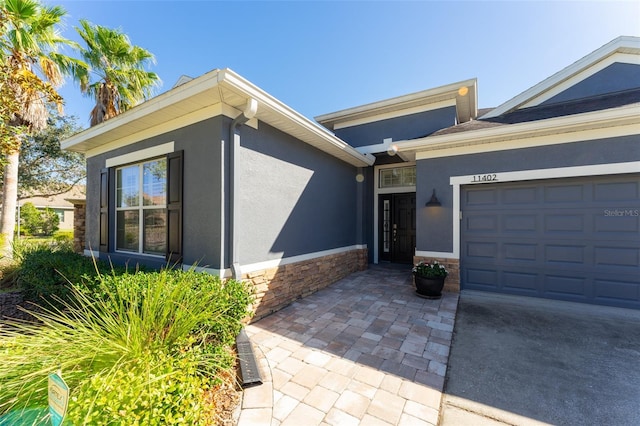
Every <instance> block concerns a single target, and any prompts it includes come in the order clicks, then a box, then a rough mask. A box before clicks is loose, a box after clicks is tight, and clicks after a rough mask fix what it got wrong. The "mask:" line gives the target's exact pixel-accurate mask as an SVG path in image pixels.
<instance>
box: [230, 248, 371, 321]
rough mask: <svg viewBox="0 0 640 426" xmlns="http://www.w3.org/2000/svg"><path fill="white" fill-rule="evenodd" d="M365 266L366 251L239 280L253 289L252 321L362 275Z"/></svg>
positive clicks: (253, 274) (309, 261) (265, 271)
mask: <svg viewBox="0 0 640 426" xmlns="http://www.w3.org/2000/svg"><path fill="white" fill-rule="evenodd" d="M367 265H368V264H367V249H366V248H365V249H355V250H350V251H347V252H344V253H337V254H331V255H328V256H322V257H318V258H315V259H310V260H304V261H301V262H296V263H290V264H286V265H281V266H278V267H275V268H271V269H265V270H259V271H254V272H250V273H247V274H244V275H243V276H242V278H243V279H244V280H246V281H249V282H250V283H252V284H253V286H254V288H255V300H254V303H253V310H254V312H255V315H254V316H253V318H252V319H251V320H252V321H257V320H258V319H260V318H264V317H265V316H267V315H269V314H271V313H273V312H276V311H278V310H280V309H282V308H284V307H285V306H287V305H289V304H291V303H292V302H294V301H295V300H297V299H300V298H303V297H306V296H308V295H310V294H312V293H315V292H316V291H318V290H321V289H323V288H325V287H327V286H329V285H330V284H333V283H334V282H336V281H338V280H340V279H342V278H344V277H346V276H347V275H349V274H352V273H354V272H357V271H364V270H365V269H367Z"/></svg>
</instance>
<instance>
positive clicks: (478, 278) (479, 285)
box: [464, 267, 499, 290]
mask: <svg viewBox="0 0 640 426" xmlns="http://www.w3.org/2000/svg"><path fill="white" fill-rule="evenodd" d="M464 275H465V276H464V279H465V281H466V282H467V283H469V286H471V287H472V288H474V289H476V290H492V289H493V290H496V289H497V283H498V281H499V280H498V272H497V271H495V270H488V269H480V268H477V269H476V268H473V267H471V268H468V269H466V270H465V271H464Z"/></svg>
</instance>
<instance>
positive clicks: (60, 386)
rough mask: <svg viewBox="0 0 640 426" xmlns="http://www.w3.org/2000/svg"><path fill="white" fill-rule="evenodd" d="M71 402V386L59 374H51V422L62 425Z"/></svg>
mask: <svg viewBox="0 0 640 426" xmlns="http://www.w3.org/2000/svg"><path fill="white" fill-rule="evenodd" d="M68 402H69V386H67V384H66V383H65V382H64V380H62V377H60V375H59V374H56V373H51V374H49V414H50V415H51V424H52V425H53V426H60V425H61V424H62V421H63V420H64V416H65V415H66V414H67V404H68Z"/></svg>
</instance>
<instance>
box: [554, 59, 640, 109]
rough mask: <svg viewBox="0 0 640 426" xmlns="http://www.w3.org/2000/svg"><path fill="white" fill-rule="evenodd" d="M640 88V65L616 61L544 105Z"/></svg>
mask: <svg viewBox="0 0 640 426" xmlns="http://www.w3.org/2000/svg"><path fill="white" fill-rule="evenodd" d="M636 88H640V65H636V64H623V63H619V62H616V63H614V64H611V65H609V66H608V67H606V68H604V69H603V70H602V71H599V72H597V73H595V74H594V75H592V76H590V77H588V78H586V79H584V80H583V81H581V82H580V83H578V84H576V85H574V86H571V87H570V88H569V89H567V90H565V91H563V92H561V93H558V94H557V95H556V96H554V97H552V98H551V99H548V100H546V101H545V102H543V103H542V104H543V105H546V104H554V103H558V102H566V101H571V100H575V99H581V98H586V97H588V96H597V95H604V94H607V93H615V92H619V91H622V90H629V89H636Z"/></svg>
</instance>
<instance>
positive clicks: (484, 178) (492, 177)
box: [471, 173, 498, 182]
mask: <svg viewBox="0 0 640 426" xmlns="http://www.w3.org/2000/svg"><path fill="white" fill-rule="evenodd" d="M496 180H498V175H497V174H496V173H489V174H486V175H473V180H472V181H471V182H492V181H496Z"/></svg>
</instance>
